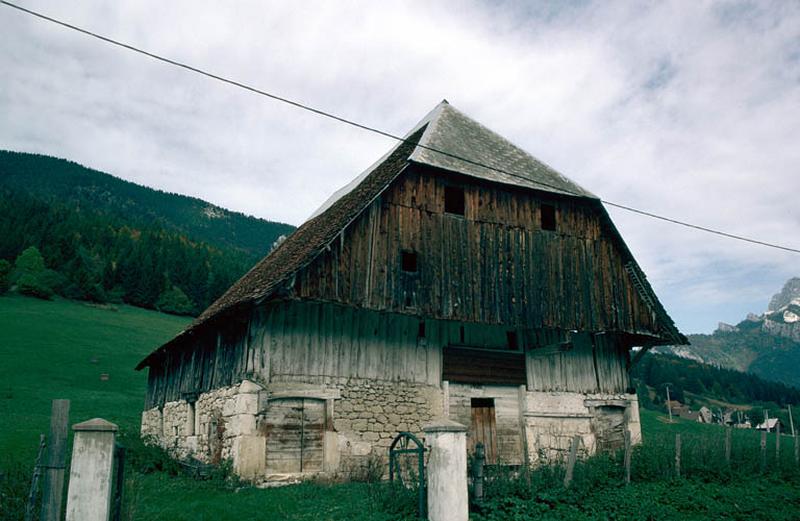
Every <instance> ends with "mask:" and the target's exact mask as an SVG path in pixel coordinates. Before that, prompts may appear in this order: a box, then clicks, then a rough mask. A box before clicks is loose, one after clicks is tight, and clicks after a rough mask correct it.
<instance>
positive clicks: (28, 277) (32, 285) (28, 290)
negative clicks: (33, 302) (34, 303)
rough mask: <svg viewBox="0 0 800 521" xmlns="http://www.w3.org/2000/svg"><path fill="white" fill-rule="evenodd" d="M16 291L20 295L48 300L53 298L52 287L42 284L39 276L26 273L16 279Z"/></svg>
mask: <svg viewBox="0 0 800 521" xmlns="http://www.w3.org/2000/svg"><path fill="white" fill-rule="evenodd" d="M17 291H19V292H20V293H21V294H22V295H29V296H31V297H36V298H41V299H46V300H50V299H52V298H53V289H52V288H51V287H50V286H47V285H46V284H44V283H43V282H42V281H41V280H39V277H37V276H36V275H32V274H30V273H26V274H25V275H22V276H21V277H20V278H19V279H18V280H17Z"/></svg>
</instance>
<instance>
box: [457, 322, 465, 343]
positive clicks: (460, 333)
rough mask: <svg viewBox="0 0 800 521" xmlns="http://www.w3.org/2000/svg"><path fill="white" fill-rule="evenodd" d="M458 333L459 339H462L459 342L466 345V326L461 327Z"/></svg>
mask: <svg viewBox="0 0 800 521" xmlns="http://www.w3.org/2000/svg"><path fill="white" fill-rule="evenodd" d="M458 335H459V339H460V340H459V343H460V344H461V345H464V326H461V328H460V329H459V330H458Z"/></svg>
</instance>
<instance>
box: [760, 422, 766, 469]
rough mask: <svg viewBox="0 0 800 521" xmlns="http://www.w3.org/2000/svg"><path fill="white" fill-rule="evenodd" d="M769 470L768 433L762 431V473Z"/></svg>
mask: <svg viewBox="0 0 800 521" xmlns="http://www.w3.org/2000/svg"><path fill="white" fill-rule="evenodd" d="M766 470H767V431H761V472H765V471H766Z"/></svg>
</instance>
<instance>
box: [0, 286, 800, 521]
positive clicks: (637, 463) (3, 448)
mask: <svg viewBox="0 0 800 521" xmlns="http://www.w3.org/2000/svg"><path fill="white" fill-rule="evenodd" d="M186 324H187V319H183V318H178V317H173V316H169V315H163V314H160V313H156V312H152V311H146V310H142V309H138V308H132V307H128V306H118V307H116V308H113V309H111V308H98V307H93V306H89V305H86V304H83V303H78V302H71V301H64V300H57V301H53V302H46V301H40V300H35V299H29V298H23V297H17V296H3V297H0V417H2V423H1V424H0V427H1V428H0V519H20V512H21V505H22V504H23V498H24V495H25V493H26V492H27V484H28V480H29V475H30V466H31V465H32V462H33V459H34V455H35V450H36V445H37V441H38V435H39V433H46V432H47V427H48V421H49V411H50V401H51V400H52V399H53V398H68V399H70V400H71V401H72V404H71V405H72V408H71V413H70V422H71V423H77V422H79V421H82V420H85V419H88V418H92V417H96V416H101V417H104V418H107V419H109V420H111V421H113V422H115V423H118V424H119V425H120V428H121V431H122V434H123V436H124V437H125V438H127V440H128V442H129V443H131V446H132V449H133V453H132V456H133V457H132V458H131V461H130V462H129V467H128V472H127V474H126V476H127V477H126V490H125V512H124V516H123V518H124V519H129V520H133V519H135V520H145V521H149V520H162V519H163V520H170V521H182V520H201V521H202V520H212V519H213V520H225V519H236V520H237V521H244V520H250V519H253V520H255V519H259V520H261V519H276V520H277V519H291V520H351V519H363V520H370V521H389V520H399V519H410V518H412V517H413V516H412V515H411V513H412V512H413V508H414V500H413V495H410V494H409V493H408V491H399V492H398V491H394V490H391V489H390V488H388V486H387V485H386V484H381V483H378V484H368V483H348V484H338V485H327V484H323V483H305V484H303V485H299V486H294V487H283V488H277V489H267V490H261V489H254V488H251V487H247V486H241V485H237V484H231V483H230V481H227V480H225V479H224V478H217V479H213V480H211V481H196V480H193V479H191V478H189V477H184V476H180V475H175V474H176V473H175V472H174V471H170V469H169V468H168V467H169V466H168V465H165V467H167V468H166V469H164V470H152V466H153V465H150V464H147V463H146V462H147V458H148V457H151V456H152V454H148V452H147V450H144V449H142V448H141V447H140V446H138V445H137V444H136V443H134V442H133V441H134V440H133V438H132V436H135V434H136V432H137V431H138V422H139V414H140V412H141V407H142V401H143V397H144V386H145V374H144V373H139V372H135V371H134V370H133V367H134V366H135V365H136V363H137V362H138V361H139V360H141V358H142V357H143V356H145V355H146V354H147V353H149V352H150V351H151V350H152V349H154V348H155V347H157V346H158V345H160V344H161V343H162V342H164V341H165V340H167V339H169V338H170V337H171V336H172V335H174V334H175V333H177V332H178V331H179V330H180V329H182V328H183V327H184V326H185V325H186ZM103 373H106V374H108V375H109V378H108V380H107V381H103V380H101V379H100V375H101V374H103ZM641 416H642V426H643V433H644V438H645V444H644V445H643V446H642V447H641V448H640V449H638V450H637V451H636V453H635V454H634V460H633V461H634V462H633V482H632V484H631V485H629V486H624V485H623V473H622V469H621V466H620V465H619V461H618V460H617V461H612V460H610V459H607V458H595V459H593V460H591V461H589V462H586V463H581V464H579V466H578V467H577V468H576V473H575V481H574V484H573V486H572V487H571V488H570V489H569V490H565V489H564V488H563V485H562V484H561V480H562V478H563V470H562V469H559V468H556V469H543V470H539V471H535V472H532V473H531V475H530V477H526V478H525V479H523V478H520V477H515V476H508V475H503V474H502V473H501V474H498V475H496V476H495V479H494V481H492V482H491V483H487V493H488V498H487V501H486V503H485V504H484V506H483V508H476V509H475V512H474V513H473V518H474V519H476V520H500V519H503V520H505V519H511V520H523V519H579V520H581V519H598V520H600V519H631V520H634V519H635V520H639V519H641V520H650V519H653V520H655V519H698V520H699V519H756V518H758V519H785V520H796V519H800V476H799V475H798V472H797V468H796V467H795V466H794V464H793V450H792V449H793V447H792V445H791V442H790V439H789V438H788V437H785V438H784V440H786V441H785V442H784V445H783V449H782V452H781V455H782V459H781V465H780V468H775V437H774V436H770V438H769V440H768V449H769V450H768V462H769V466H768V469H767V472H766V473H763V474H762V473H761V470H760V464H761V461H760V451H759V434H758V433H756V432H753V431H737V432H734V436H733V451H732V452H733V456H734V464H733V465H732V466H731V467H726V466H725V465H724V459H723V458H724V456H723V446H724V434H723V430H722V429H720V428H718V427H716V426H708V425H701V424H698V423H690V422H685V421H677V422H676V423H672V424H670V423H667V422H666V421H665V420H666V419H665V418H664V417H663V415H662V414H659V413H656V412H653V411H644V410H643V411H642V413H641ZM676 433H680V434H681V436H682V437H683V447H684V449H683V451H682V454H683V462H682V468H683V476H684V477H683V478H681V479H676V477H675V475H674V437H675V434H676ZM143 461H144V462H145V463H142V462H143ZM154 461H155V462H156V463H159V461H161V460H159V456H158V455H156V456H155V460H154ZM151 463H152V462H151ZM148 469H149V470H148ZM3 476H5V477H3Z"/></svg>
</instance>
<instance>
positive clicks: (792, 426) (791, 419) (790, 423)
mask: <svg viewBox="0 0 800 521" xmlns="http://www.w3.org/2000/svg"><path fill="white" fill-rule="evenodd" d="M787 407H788V408H789V426H790V427H791V428H792V436H794V418H792V406H791V405H788V406H787Z"/></svg>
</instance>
